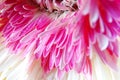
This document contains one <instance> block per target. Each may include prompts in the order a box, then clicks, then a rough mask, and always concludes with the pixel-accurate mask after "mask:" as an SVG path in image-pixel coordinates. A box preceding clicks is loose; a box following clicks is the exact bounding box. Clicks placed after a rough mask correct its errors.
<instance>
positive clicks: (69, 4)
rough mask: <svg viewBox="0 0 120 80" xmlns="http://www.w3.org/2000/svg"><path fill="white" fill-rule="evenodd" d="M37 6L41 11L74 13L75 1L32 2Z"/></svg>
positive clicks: (36, 0) (45, 0) (47, 0)
mask: <svg viewBox="0 0 120 80" xmlns="http://www.w3.org/2000/svg"><path fill="white" fill-rule="evenodd" d="M32 1H33V2H35V3H36V4H38V5H39V7H40V9H41V10H46V11H49V12H53V11H76V10H78V5H77V0H32Z"/></svg>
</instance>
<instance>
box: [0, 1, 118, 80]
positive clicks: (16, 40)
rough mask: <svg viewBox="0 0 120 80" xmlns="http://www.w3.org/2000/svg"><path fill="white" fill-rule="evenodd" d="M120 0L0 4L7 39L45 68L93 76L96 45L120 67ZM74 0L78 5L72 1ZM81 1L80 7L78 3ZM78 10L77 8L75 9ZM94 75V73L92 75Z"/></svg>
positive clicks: (106, 60)
mask: <svg viewBox="0 0 120 80" xmlns="http://www.w3.org/2000/svg"><path fill="white" fill-rule="evenodd" d="M119 2H120V0H106V1H105V0H77V1H76V0H69V1H67V0H63V1H57V0H53V1H51V0H33V1H32V0H26V1H23V0H11V1H9V0H6V1H3V2H1V3H0V5H1V7H0V9H1V14H0V31H1V33H2V37H4V38H5V41H3V43H4V44H5V45H6V46H7V47H9V48H10V49H11V51H13V52H14V53H18V52H20V51H23V52H22V54H23V56H26V55H28V54H30V55H33V58H32V59H38V60H40V62H41V66H42V68H43V69H44V71H45V72H48V71H51V70H53V69H54V68H57V69H58V70H60V71H66V72H67V71H69V70H72V69H74V70H76V71H77V72H83V73H84V74H85V75H87V77H88V78H89V75H91V74H92V65H91V56H92V55H93V52H92V50H95V51H96V52H97V54H98V55H99V57H100V58H101V60H102V61H103V62H104V63H106V64H107V65H109V66H110V67H112V68H113V69H115V70H117V58H118V57H119V53H120V52H119V45H118V44H119V41H118V37H119V34H120V3H119ZM70 3H73V4H70ZM74 4H75V5H77V8H74V7H73V5H74ZM73 10H74V11H73ZM89 79H90V78H89Z"/></svg>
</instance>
